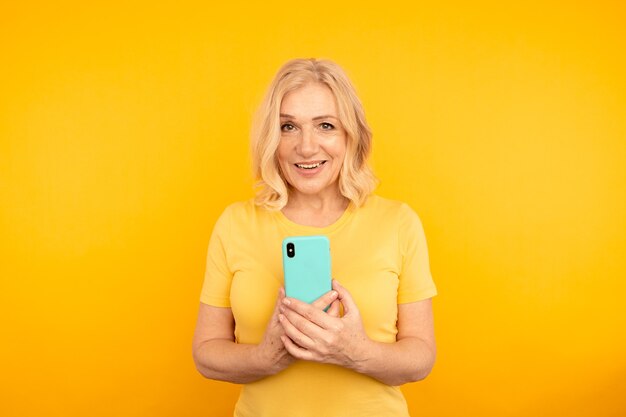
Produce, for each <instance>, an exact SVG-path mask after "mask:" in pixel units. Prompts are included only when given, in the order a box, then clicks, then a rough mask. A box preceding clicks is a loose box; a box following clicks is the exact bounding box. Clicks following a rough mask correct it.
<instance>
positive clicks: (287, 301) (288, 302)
mask: <svg viewBox="0 0 626 417" xmlns="http://www.w3.org/2000/svg"><path fill="white" fill-rule="evenodd" d="M283 304H284V305H286V306H288V305H289V304H291V301H289V299H288V298H285V299H284V300H283Z"/></svg>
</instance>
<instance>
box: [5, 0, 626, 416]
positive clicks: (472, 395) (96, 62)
mask: <svg viewBox="0 0 626 417" xmlns="http://www.w3.org/2000/svg"><path fill="white" fill-rule="evenodd" d="M9 3H10V4H9ZM339 3H341V4H339ZM502 3H504V4H502ZM509 3H514V4H509ZM375 4H376V6H374V3H372V6H369V5H367V4H365V3H363V2H357V1H349V2H345V3H342V2H335V1H319V2H300V3H298V2H287V1H283V2H276V1H269V2H258V3H257V4H255V5H251V4H248V3H246V2H240V1H227V2H216V3H212V2H197V3H191V2H186V1H176V2H158V1H155V2H135V3H132V4H130V5H129V4H126V3H125V2H100V1H97V2H66V1H61V2H41V3H35V2H32V1H31V2H29V1H27V2H16V1H14V2H4V3H3V4H2V6H0V42H1V44H0V45H1V50H0V60H1V65H0V140H1V141H0V205H1V207H0V254H1V261H0V277H1V287H0V309H1V311H0V314H1V318H0V322H1V323H2V325H1V331H2V335H1V343H0V370H1V371H0V375H1V376H0V378H1V382H0V384H1V387H0V415H2V416H44V415H45V416H114V415H115V416H209V415H211V416H226V415H229V414H230V410H231V409H232V406H233V403H234V401H235V398H236V396H237V393H238V387H237V386H234V385H230V384H226V383H218V382H211V381H207V380H204V379H203V378H202V377H201V376H200V375H199V374H198V373H197V372H196V371H195V368H194V365H193V362H192V358H191V337H192V333H193V327H194V324H195V317H196V312H197V306H198V297H199V293H200V287H201V284H202V275H203V269H204V256H205V250H206V246H207V242H208V239H209V236H210V232H211V229H212V226H213V223H214V221H215V220H216V217H217V216H218V215H219V213H220V212H221V210H222V209H223V208H224V207H225V205H227V204H228V203H230V202H232V201H236V200H242V199H247V198H249V197H250V196H251V195H252V193H251V185H252V179H251V176H250V171H249V157H248V155H247V146H248V145H247V141H248V139H247V138H248V130H249V126H250V119H251V115H252V112H253V111H254V109H255V107H256V105H257V104H258V103H259V101H260V98H261V96H262V94H263V92H264V90H265V88H266V86H267V84H268V83H269V81H270V80H271V78H272V76H273V74H274V73H275V71H276V70H277V69H278V67H279V66H280V65H281V64H282V63H283V62H284V61H286V60H287V59H289V58H293V57H310V56H315V57H328V58H331V59H334V60H336V61H337V62H339V63H340V64H341V65H343V66H344V67H345V68H346V70H347V71H348V73H349V74H350V76H351V77H352V79H353V81H354V83H355V85H356V86H357V89H358V91H359V93H360V95H361V97H362V100H363V102H364V105H365V108H366V111H367V115H368V118H369V121H370V123H371V126H372V128H373V131H374V139H375V142H374V143H375V146H374V154H373V158H372V163H373V166H374V168H375V170H376V172H377V174H378V176H379V177H380V178H381V180H382V184H381V186H380V188H379V190H378V192H379V194H381V195H383V196H386V197H390V198H396V199H401V200H404V201H407V202H409V203H410V204H411V205H412V206H413V208H414V209H415V210H416V211H417V212H418V213H419V214H420V216H421V217H422V220H423V223H424V225H425V229H426V234H427V238H428V240H429V246H430V251H431V262H432V271H433V274H434V276H435V279H436V283H437V284H438V287H439V291H440V295H439V296H438V297H437V298H436V302H435V314H436V331H437V337H438V345H439V356H438V362H437V365H436V367H435V369H434V371H433V373H432V374H431V376H430V377H429V378H428V379H427V380H426V381H424V382H421V383H417V384H411V385H408V386H406V387H405V388H404V392H405V393H406V395H407V398H408V401H409V404H410V408H411V411H412V413H413V415H415V416H420V415H425V416H459V415H469V416H555V415H567V416H617V415H626V400H625V399H624V396H623V394H624V393H625V392H626V355H625V353H626V331H625V329H626V312H625V308H624V304H625V301H624V298H625V296H626V294H625V290H626V283H625V281H626V261H625V255H626V254H625V249H626V238H625V232H626V215H625V213H626V192H625V191H626V169H625V168H624V166H625V165H626V76H625V75H624V74H626V59H625V56H626V29H625V28H626V25H625V24H624V22H626V12H625V8H626V6H624V4H623V3H622V2H619V1H604V2H598V1H588V2H572V1H564V2H560V3H554V2H552V3H548V4H545V2H541V3H540V2H537V3H528V2H483V1H481V2H458V3H449V2H448V3H445V2H444V3H442V2H418V3H416V4H413V5H412V6H408V5H405V4H404V3H400V2H394V1H385V2H382V3H381V2H376V3H375ZM337 395H338V396H341V393H337ZM327 400H328V401H330V402H332V401H333V399H332V398H329V399H327Z"/></svg>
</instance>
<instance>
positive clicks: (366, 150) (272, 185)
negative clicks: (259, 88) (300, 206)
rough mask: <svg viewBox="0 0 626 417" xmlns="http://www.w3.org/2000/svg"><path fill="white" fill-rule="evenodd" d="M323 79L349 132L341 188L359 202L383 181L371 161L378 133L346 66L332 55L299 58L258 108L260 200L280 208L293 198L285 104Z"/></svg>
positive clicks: (255, 161) (255, 134)
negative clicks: (286, 160)
mask: <svg viewBox="0 0 626 417" xmlns="http://www.w3.org/2000/svg"><path fill="white" fill-rule="evenodd" d="M311 82H317V83H322V84H324V85H326V86H328V87H329V88H330V90H331V91H332V93H333V95H334V96H335V100H337V107H338V113H339V114H338V116H339V119H340V121H341V124H342V125H343V127H344V129H345V131H346V137H347V150H346V156H345V159H344V161H343V164H342V167H341V171H340V173H339V191H340V192H341V194H342V195H343V196H344V197H346V198H348V199H349V200H351V201H352V202H353V203H354V204H355V205H356V206H357V207H358V206H360V205H362V204H363V203H364V202H365V200H366V199H367V197H368V196H369V195H370V194H371V193H372V191H373V190H374V188H376V185H377V179H376V177H375V176H374V174H373V172H372V170H371V169H370V167H369V166H368V164H367V158H368V156H369V154H370V150H371V146H372V133H371V131H370V128H369V126H368V125H367V121H366V120H365V112H364V111H363V106H362V104H361V101H360V100H359V98H358V96H357V94H356V91H355V89H354V87H353V86H352V83H351V82H350V80H349V79H348V76H347V75H346V73H345V72H344V71H343V69H342V68H341V67H340V66H339V65H337V64H336V63H334V62H332V61H329V60H317V59H314V58H311V59H293V60H290V61H288V62H287V63H285V64H284V65H283V66H282V67H281V68H280V70H279V71H278V73H277V74H276V76H275V77H274V80H273V81H272V83H271V84H270V87H269V89H268V91H267V93H266V95H265V98H264V99H263V101H262V103H261V105H260V106H259V109H258V111H257V114H256V117H255V121H254V123H253V127H252V132H251V153H252V169H253V173H254V176H255V178H256V179H257V180H258V182H257V184H256V185H257V191H256V198H255V203H256V204H257V205H259V206H261V207H264V208H266V209H269V210H280V209H282V208H283V207H284V206H285V205H286V204H287V200H288V197H289V191H288V184H287V183H286V181H285V178H284V177H283V176H282V174H281V170H280V168H279V165H278V161H277V159H276V149H277V148H278V144H279V141H280V137H281V131H280V106H281V103H282V100H283V98H284V97H285V95H286V94H287V93H289V92H291V91H294V90H296V89H298V88H300V87H302V86H304V85H306V84H308V83H311Z"/></svg>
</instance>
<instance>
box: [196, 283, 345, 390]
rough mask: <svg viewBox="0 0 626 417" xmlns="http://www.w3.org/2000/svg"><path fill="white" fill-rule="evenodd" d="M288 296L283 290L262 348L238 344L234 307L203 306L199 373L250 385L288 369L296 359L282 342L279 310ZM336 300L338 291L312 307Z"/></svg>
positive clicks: (198, 331) (198, 342) (198, 332)
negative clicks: (235, 333) (235, 334)
mask: <svg viewBox="0 0 626 417" xmlns="http://www.w3.org/2000/svg"><path fill="white" fill-rule="evenodd" d="M284 297H285V291H284V289H282V288H281V290H280V293H279V295H278V299H277V300H276V306H275V307H274V312H273V314H272V317H271V318H270V321H269V323H268V325H267V328H266V330H265V334H264V335H263V340H262V341H261V343H259V344H258V345H256V344H243V343H237V342H236V341H235V336H234V331H235V320H234V318H233V313H232V310H231V309H230V308H224V307H213V306H210V305H207V304H203V303H201V304H200V311H199V313H198V321H197V325H196V331H195V334H194V339H193V358H194V362H195V364H196V368H197V369H198V371H199V372H200V373H201V374H202V375H203V376H205V377H206V378H210V379H217V380H220V381H227V382H233V383H236V384H246V383H249V382H254V381H257V380H259V379H262V378H264V377H266V376H269V375H274V374H276V373H278V372H280V371H282V370H283V369H285V368H287V367H288V366H289V365H290V364H291V363H292V362H293V361H294V358H293V357H292V356H291V355H290V354H289V352H287V350H286V349H285V347H284V345H283V343H282V342H281V340H280V337H281V336H282V335H284V330H283V328H282V326H281V325H280V323H279V321H278V310H279V306H280V305H282V300H283V299H284ZM336 297H337V293H336V292H329V293H327V294H325V295H324V296H322V297H320V298H319V299H318V300H316V301H315V302H314V303H313V304H311V307H312V308H315V309H318V310H321V309H323V308H324V307H325V306H327V305H329V304H331V303H332V302H333V301H334V300H335V298H336ZM307 305H308V304H307ZM335 309H338V307H335Z"/></svg>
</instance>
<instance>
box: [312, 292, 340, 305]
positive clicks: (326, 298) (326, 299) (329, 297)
mask: <svg viewBox="0 0 626 417" xmlns="http://www.w3.org/2000/svg"><path fill="white" fill-rule="evenodd" d="M336 299H337V291H335V290H332V291H328V292H327V293H326V294H324V295H322V296H321V297H320V298H318V299H317V300H315V301H313V302H312V303H311V305H312V306H313V307H316V308H317V309H318V310H324V309H326V307H328V306H329V305H330V304H331V303H332V302H333V301H335V300H336Z"/></svg>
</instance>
